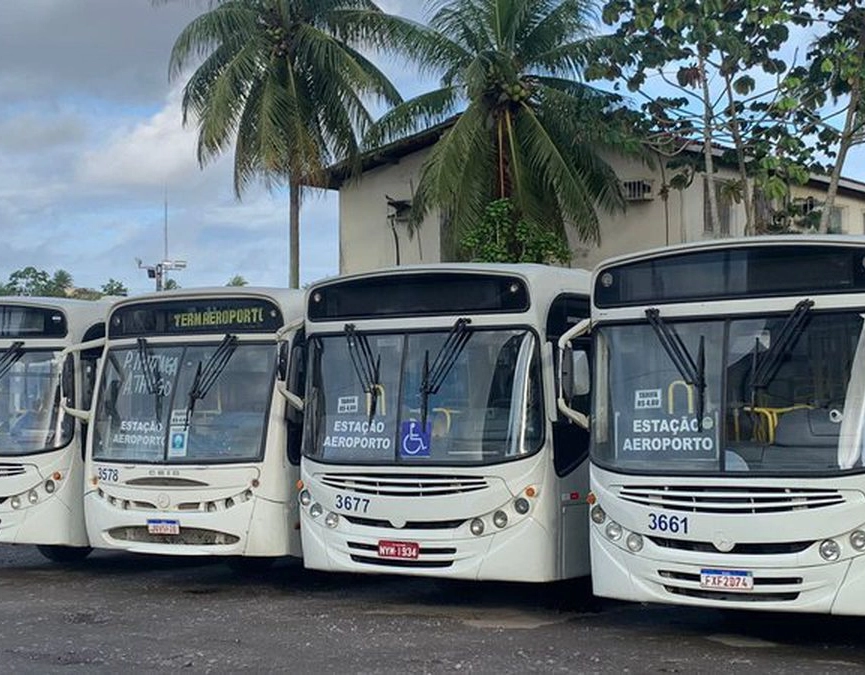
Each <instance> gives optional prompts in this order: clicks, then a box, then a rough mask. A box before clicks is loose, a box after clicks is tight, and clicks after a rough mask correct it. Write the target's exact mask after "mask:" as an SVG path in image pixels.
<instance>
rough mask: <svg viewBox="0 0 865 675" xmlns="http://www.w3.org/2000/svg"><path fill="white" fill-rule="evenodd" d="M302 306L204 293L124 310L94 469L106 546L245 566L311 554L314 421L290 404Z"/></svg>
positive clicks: (158, 297)
mask: <svg viewBox="0 0 865 675" xmlns="http://www.w3.org/2000/svg"><path fill="white" fill-rule="evenodd" d="M302 298H303V293H302V292H300V291H287V290H282V289H258V288H243V289H237V288H221V289H190V290H188V291H187V290H180V291H172V292H164V293H157V294H151V295H148V296H138V297H135V298H130V299H128V300H125V301H121V302H119V303H117V304H116V305H115V306H114V308H113V309H112V311H111V314H110V315H109V317H108V321H107V339H106V344H105V351H104V356H103V359H102V363H101V366H100V375H99V382H98V387H97V390H96V395H95V400H94V403H93V408H92V411H91V416H92V420H91V424H90V428H91V433H90V437H89V442H88V452H87V461H86V466H85V469H86V470H85V477H86V485H85V494H84V511H85V516H86V521H87V531H88V534H89V537H90V541H91V544H92V546H94V547H96V548H104V549H115V550H126V551H133V552H139V553H153V554H166V555H214V556H228V558H227V560H228V562H229V563H230V564H235V565H238V566H242V567H251V566H259V567H261V566H264V565H266V564H269V563H270V562H272V561H273V559H275V558H276V557H278V556H283V555H293V556H298V555H300V535H299V532H298V529H297V528H298V527H299V523H298V514H297V500H296V498H295V496H294V495H295V494H296V492H294V493H293V491H295V490H296V482H297V479H298V477H299V476H298V472H299V468H298V465H299V459H300V430H301V422H302V420H301V418H300V417H299V414H298V412H297V409H296V406H295V407H293V406H292V405H290V404H289V402H288V400H287V399H289V398H291V396H292V394H291V392H290V391H289V390H290V389H291V388H292V379H293V378H294V379H295V380H297V381H300V380H299V379H298V378H301V379H302V370H298V369H297V368H293V366H292V359H291V348H292V341H293V340H294V339H299V337H300V336H299V335H298V331H297V329H298V328H300V327H301V325H302V301H303V300H302ZM292 322H294V326H292Z"/></svg>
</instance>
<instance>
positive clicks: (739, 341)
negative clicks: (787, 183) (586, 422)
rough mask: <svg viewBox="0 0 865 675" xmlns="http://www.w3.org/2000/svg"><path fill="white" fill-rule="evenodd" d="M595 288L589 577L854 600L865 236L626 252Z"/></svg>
mask: <svg viewBox="0 0 865 675" xmlns="http://www.w3.org/2000/svg"><path fill="white" fill-rule="evenodd" d="M592 302H593V306H592V333H593V336H594V340H595V342H594V345H595V353H596V357H595V358H596V362H595V375H596V378H595V399H594V402H593V405H594V407H593V412H594V416H593V419H592V468H591V476H592V498H593V504H594V505H593V506H592V507H591V511H590V517H591V524H590V529H591V548H592V574H593V585H594V591H595V593H596V594H597V595H600V596H604V597H612V598H621V599H625V600H637V601H643V602H666V603H676V604H687V605H698V606H706V607H725V608H733V609H758V610H779V611H803V612H824V613H833V614H863V613H865V604H863V600H865V461H863V460H865V434H863V428H865V331H863V316H865V240H863V239H862V238H861V237H839V236H831V237H827V236H823V237H818V236H813V237H812V236H787V237H757V238H751V239H743V240H724V241H714V242H708V243H704V244H698V245H685V246H682V247H675V248H671V249H664V250H657V251H651V252H647V253H644V254H639V255H631V256H627V257H622V258H618V259H615V260H612V261H608V262H606V263H603V264H601V265H600V266H599V267H598V268H597V269H596V270H595V273H594V275H593V295H592Z"/></svg>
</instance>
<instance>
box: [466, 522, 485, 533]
mask: <svg viewBox="0 0 865 675" xmlns="http://www.w3.org/2000/svg"><path fill="white" fill-rule="evenodd" d="M469 529H470V530H471V532H472V534H473V535H475V536H476V537H480V536H481V535H482V534H483V533H484V521H482V520H481V519H480V518H475V519H474V520H472V522H471V523H469Z"/></svg>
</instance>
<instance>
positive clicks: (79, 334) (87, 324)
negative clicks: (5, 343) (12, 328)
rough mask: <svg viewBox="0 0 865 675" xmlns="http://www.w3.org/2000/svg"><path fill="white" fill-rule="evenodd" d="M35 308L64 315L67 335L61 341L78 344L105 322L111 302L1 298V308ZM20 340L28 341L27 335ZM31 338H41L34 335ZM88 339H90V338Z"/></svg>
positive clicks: (21, 297)
mask: <svg viewBox="0 0 865 675" xmlns="http://www.w3.org/2000/svg"><path fill="white" fill-rule="evenodd" d="M3 306H6V307H13V306H14V307H35V308H38V309H45V310H54V311H60V312H62V313H63V316H64V317H65V318H66V325H67V334H66V336H64V337H63V338H61V339H64V340H66V341H70V342H77V341H80V340H82V339H84V336H85V335H86V334H87V332H88V330H89V329H90V328H92V327H93V326H94V325H96V324H101V323H104V322H105V317H106V315H107V313H108V311H109V309H110V307H111V300H109V299H106V298H102V299H99V300H79V299H77V298H62V297H53V296H34V295H6V296H3V297H0V307H3ZM9 337H10V336H8V335H2V336H0V339H8V338H9ZM19 337H20V338H24V339H27V337H28V336H27V335H26V334H21V335H20V336H19ZM30 337H40V336H39V335H37V334H34V335H32V336H30ZM41 337H43V338H51V337H53V338H55V339H57V338H60V337H61V336H59V335H47V334H45V335H42V336H41ZM87 339H90V337H88V338H87Z"/></svg>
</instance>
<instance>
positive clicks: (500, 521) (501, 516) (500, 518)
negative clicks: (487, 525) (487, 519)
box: [493, 511, 508, 529]
mask: <svg viewBox="0 0 865 675" xmlns="http://www.w3.org/2000/svg"><path fill="white" fill-rule="evenodd" d="M507 524H508V514H507V513H505V512H504V511H496V512H495V513H494V514H493V525H495V526H496V527H497V528H499V529H502V528H503V527H504V526H505V525H507Z"/></svg>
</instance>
